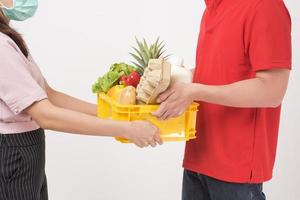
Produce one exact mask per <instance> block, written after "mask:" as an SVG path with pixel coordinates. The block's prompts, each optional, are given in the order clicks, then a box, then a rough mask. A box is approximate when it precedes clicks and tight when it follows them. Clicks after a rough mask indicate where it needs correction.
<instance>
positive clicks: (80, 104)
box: [46, 84, 97, 116]
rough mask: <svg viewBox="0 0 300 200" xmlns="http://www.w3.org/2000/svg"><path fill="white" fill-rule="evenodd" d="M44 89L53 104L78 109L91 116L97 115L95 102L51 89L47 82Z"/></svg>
mask: <svg viewBox="0 0 300 200" xmlns="http://www.w3.org/2000/svg"><path fill="white" fill-rule="evenodd" d="M46 91H47V95H48V98H49V101H50V102H51V103H52V104H54V105H55V106H58V107H61V108H66V109H70V110H73V111H78V112H81V113H85V114H88V115H92V116H96V115H97V105H96V104H92V103H88V102H85V101H82V100H80V99H77V98H74V97H72V96H69V95H67V94H64V93H62V92H58V91H56V90H54V89H52V88H51V87H50V86H49V85H48V84H46Z"/></svg>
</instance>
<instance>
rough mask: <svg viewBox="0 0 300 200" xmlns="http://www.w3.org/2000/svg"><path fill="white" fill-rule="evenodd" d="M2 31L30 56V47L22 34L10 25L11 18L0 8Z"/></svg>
mask: <svg viewBox="0 0 300 200" xmlns="http://www.w3.org/2000/svg"><path fill="white" fill-rule="evenodd" d="M0 32H2V33H4V34H5V35H7V36H8V37H10V38H11V39H12V40H13V41H14V42H15V43H16V44H17V45H18V47H19V48H20V50H21V51H22V53H23V54H24V55H25V57H28V54H29V52H28V49H27V46H26V43H25V41H24V40H23V38H22V36H21V35H20V34H19V33H18V32H17V31H15V30H14V29H13V28H11V27H10V26H9V20H8V19H7V18H6V17H5V15H4V14H3V12H2V9H1V8H0Z"/></svg>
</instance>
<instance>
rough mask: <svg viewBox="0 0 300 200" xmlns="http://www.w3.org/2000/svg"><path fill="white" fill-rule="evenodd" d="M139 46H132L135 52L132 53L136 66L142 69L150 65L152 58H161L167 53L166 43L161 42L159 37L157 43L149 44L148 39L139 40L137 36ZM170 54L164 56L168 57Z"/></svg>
mask: <svg viewBox="0 0 300 200" xmlns="http://www.w3.org/2000/svg"><path fill="white" fill-rule="evenodd" d="M135 40H136V43H137V47H132V49H133V50H134V52H135V53H130V55H131V56H132V57H133V58H134V60H135V61H134V62H132V63H133V64H134V65H135V66H136V67H138V68H139V69H140V70H142V71H143V70H144V68H145V67H147V66H148V63H149V60H150V59H157V58H161V57H162V56H163V54H164V53H165V49H164V48H165V45H164V42H163V41H161V42H160V38H159V37H158V38H157V39H156V41H155V43H153V44H151V45H148V43H147V41H146V40H145V39H143V40H142V41H139V40H138V39H137V37H136V38H135ZM167 57H169V55H168V56H163V58H167Z"/></svg>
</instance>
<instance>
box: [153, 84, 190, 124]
mask: <svg viewBox="0 0 300 200" xmlns="http://www.w3.org/2000/svg"><path fill="white" fill-rule="evenodd" d="M193 101H194V99H193V95H192V84H187V83H177V84H174V85H173V86H171V87H170V88H169V89H168V90H166V91H165V92H164V93H162V94H161V95H160V96H159V98H158V99H157V103H161V105H160V107H159V109H158V110H157V111H156V112H154V113H153V115H154V116H156V117H157V118H158V119H160V120H167V119H170V118H175V117H179V116H180V115H182V114H183V113H184V112H185V111H186V109H187V108H188V107H189V106H190V105H191V104H192V102H193Z"/></svg>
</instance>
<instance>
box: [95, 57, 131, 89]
mask: <svg viewBox="0 0 300 200" xmlns="http://www.w3.org/2000/svg"><path fill="white" fill-rule="evenodd" d="M133 71H136V69H135V68H134V67H133V66H131V65H127V64H126V63H115V64H113V65H112V66H111V67H110V70H109V72H107V73H106V74H104V75H103V76H102V77H100V78H98V80H97V82H96V83H95V84H93V86H92V91H93V93H100V92H105V93H107V92H108V90H109V89H110V88H112V87H113V86H115V85H117V84H118V83H119V79H120V77H121V76H123V75H126V76H128V75H129V74H130V73H131V72H133Z"/></svg>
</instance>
